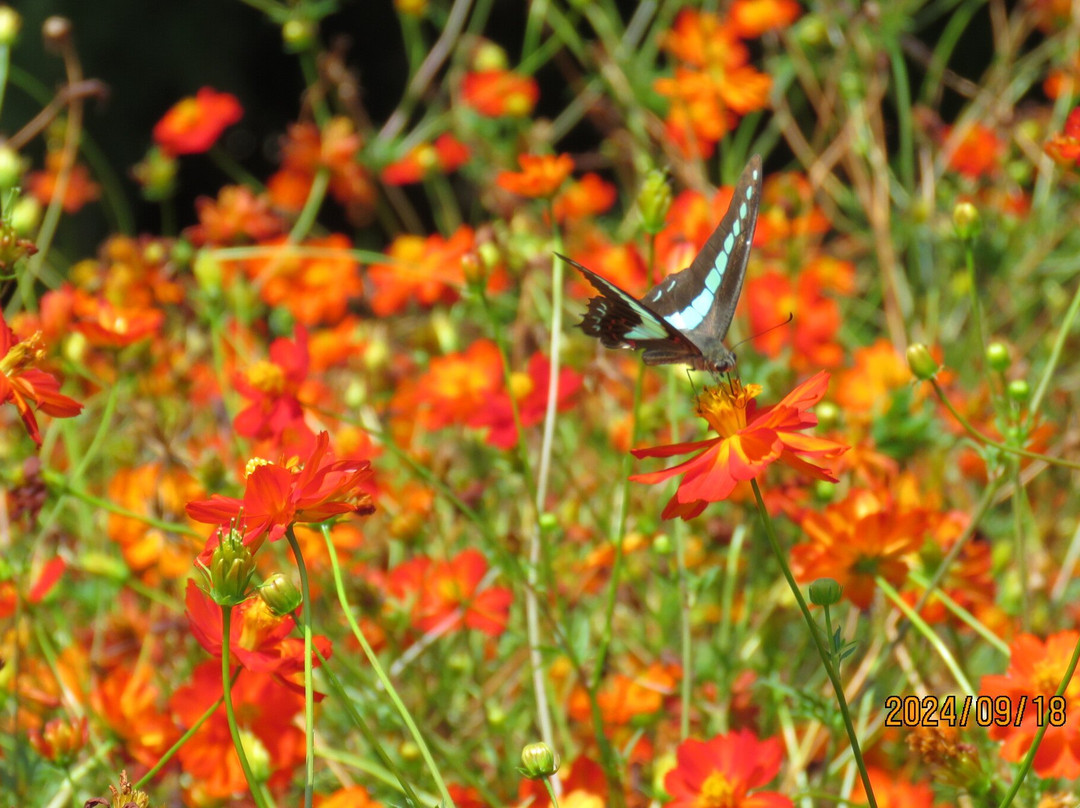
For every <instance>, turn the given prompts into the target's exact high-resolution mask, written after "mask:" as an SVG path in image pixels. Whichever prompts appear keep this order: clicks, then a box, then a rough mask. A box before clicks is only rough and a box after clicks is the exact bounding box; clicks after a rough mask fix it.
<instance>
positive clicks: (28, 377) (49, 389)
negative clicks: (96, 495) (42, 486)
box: [0, 314, 83, 446]
mask: <svg viewBox="0 0 1080 808" xmlns="http://www.w3.org/2000/svg"><path fill="white" fill-rule="evenodd" d="M44 358H45V348H44V346H42V344H41V336H40V335H39V334H34V335H33V336H31V337H30V338H29V339H28V340H26V341H20V340H18V339H17V338H16V337H15V332H14V331H12V330H11V328H10V327H9V326H8V324H7V323H6V322H5V321H4V317H3V314H0V404H4V403H6V402H8V401H10V402H12V403H13V404H14V405H15V409H16V410H18V412H19V417H20V418H22V422H23V426H24V427H26V432H27V434H29V435H30V437H31V438H33V440H34V443H36V444H37V445H38V446H40V445H41V432H40V431H39V430H38V423H37V418H36V417H35V416H34V412H33V410H31V409H30V404H31V403H33V404H36V405H37V409H39V410H41V411H42V412H46V413H48V414H49V415H52V416H55V417H57V418H71V417H73V416H75V415H78V414H79V413H80V412H82V408H83V405H82V404H80V403H79V402H78V401H76V400H75V399H73V398H68V397H67V396H65V395H63V394H62V393H61V392H60V382H58V381H57V380H56V377H55V376H52V375H51V374H49V373H46V372H45V371H43V370H38V369H37V368H36V367H34V365H36V364H37V363H38V362H40V361H41V360H42V359H44Z"/></svg>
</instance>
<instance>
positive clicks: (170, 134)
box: [154, 87, 244, 156]
mask: <svg viewBox="0 0 1080 808" xmlns="http://www.w3.org/2000/svg"><path fill="white" fill-rule="evenodd" d="M243 116H244V110H243V108H242V107H241V106H240V102H239V101H237V100H236V96H235V95H231V94H230V93H219V92H218V91H217V90H215V89H213V88H212V87H203V88H202V89H201V90H199V92H198V93H197V94H196V95H195V97H194V98H191V97H190V96H189V97H188V98H184V99H182V100H181V101H178V102H177V103H176V104H174V105H173V107H172V109H170V110H169V111H168V112H166V113H165V114H164V115H163V116H162V118H161V120H160V121H158V122H157V124H156V125H155V126H154V142H155V143H157V144H158V146H160V147H161V150H162V151H164V152H166V153H167V154H170V155H174V156H175V155H179V154H201V153H202V152H205V151H207V150H208V149H209V148H210V147H211V146H213V145H214V143H215V142H216V141H217V139H218V138H219V137H221V133H222V132H224V131H225V129H226V127H229V126H232V125H233V124H234V123H236V122H237V121H239V120H240V119H241V118H242V117H243Z"/></svg>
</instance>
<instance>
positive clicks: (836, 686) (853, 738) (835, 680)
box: [750, 479, 877, 808]
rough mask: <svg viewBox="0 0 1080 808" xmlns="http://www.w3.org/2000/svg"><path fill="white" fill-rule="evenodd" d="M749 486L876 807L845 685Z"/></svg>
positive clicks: (762, 505) (773, 530)
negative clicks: (829, 684) (815, 650)
mask: <svg viewBox="0 0 1080 808" xmlns="http://www.w3.org/2000/svg"><path fill="white" fill-rule="evenodd" d="M750 487H751V488H753V489H754V499H755V500H756V501H757V507H758V514H759V515H760V516H761V523H762V525H763V526H764V528H765V535H766V536H767V537H768V539H769V546H770V547H771V548H772V551H773V555H774V556H775V557H776V561H777V563H778V564H780V570H781V571H782V572H783V573H784V579H785V580H786V581H787V584H788V587H789V588H790V589H791V594H792V595H794V596H795V602H796V603H797V604H799V611H801V612H802V615H803V619H804V620H805V621H806V626H807V628H809V629H810V638H811V639H812V640H813V641H814V645H815V646H816V647H817V651H818V655H819V656H820V657H821V663H822V665H823V666H824V668H825V674H826V675H827V676H828V677H829V681H830V682H832V686H833V692H834V693H835V694H836V703H837V705H838V706H839V707H840V716H841V718H843V721H844V729H845V730H846V731H847V736H848V741H849V742H850V743H851V754H852V756H853V757H854V758H855V765H856V766H858V767H859V777H860V778H862V784H863V788H864V789H865V791H866V800H867V802H869V803H870V808H877V799H875V797H874V787H873V786H872V785H871V784H870V775H869V774H868V773H867V771H866V763H865V761H863V756H862V750H861V749H860V748H859V737H858V735H856V734H855V725H854V724H853V723H852V721H851V711H850V710H849V709H848V703H847V699H846V698H845V697H844V685H843V683H842V682H841V681H840V676H839V675H838V674H837V672H836V666H835V665H833V663H832V654H831V653H829V649H828V648H827V647H826V646H825V643H824V641H823V640H822V638H821V629H820V628H818V625H817V623H816V622H814V617H813V615H811V614H810V608H809V607H808V606H807V605H806V600H805V599H804V598H803V595H802V591H801V590H800V589H799V585H798V584H797V583H796V582H795V576H794V575H792V574H791V568H790V567H789V566H788V563H787V559H786V558H785V557H784V552H783V550H781V549H780V540H779V539H778V538H777V537H776V528H775V527H773V523H772V517H771V516H769V510H768V509H767V508H766V507H765V500H764V499H762V497H761V489H760V488H758V484H757V480H754V479H751V480H750Z"/></svg>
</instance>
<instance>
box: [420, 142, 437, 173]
mask: <svg viewBox="0 0 1080 808" xmlns="http://www.w3.org/2000/svg"><path fill="white" fill-rule="evenodd" d="M416 164H417V165H418V166H420V168H422V169H424V170H425V171H430V170H431V169H433V168H436V167H437V166H438V165H439V153H438V152H437V151H435V147H434V146H432V145H430V144H428V143H425V144H424V145H422V146H420V147H419V148H417V150H416Z"/></svg>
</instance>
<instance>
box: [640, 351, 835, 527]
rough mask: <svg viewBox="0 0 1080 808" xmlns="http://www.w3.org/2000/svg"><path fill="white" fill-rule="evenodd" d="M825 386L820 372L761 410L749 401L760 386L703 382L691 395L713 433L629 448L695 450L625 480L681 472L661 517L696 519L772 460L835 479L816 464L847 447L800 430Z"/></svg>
mask: <svg viewBox="0 0 1080 808" xmlns="http://www.w3.org/2000/svg"><path fill="white" fill-rule="evenodd" d="M828 384H829V374H828V373H826V372H825V371H821V372H820V373H818V374H817V375H815V376H812V377H811V378H809V379H807V380H806V381H805V382H803V383H802V384H800V385H799V386H798V387H796V388H795V389H794V390H792V391H791V392H790V393H788V394H787V395H786V396H784V398H783V399H781V401H780V403H779V404H775V405H773V406H771V407H763V408H761V409H760V410H759V409H758V408H757V402H755V401H754V399H755V398H756V397H757V396H758V395H760V394H761V386H760V385H756V384H751V385H747V386H746V387H745V388H744V387H743V386H742V383H741V382H740V381H739V380H737V379H735V380H733V381H732V382H731V383H730V386H725V385H721V386H718V387H707V388H705V390H704V391H703V392H702V394H701V395H700V396H698V399H697V413H698V415H700V416H702V417H703V418H704V419H705V420H706V421H708V423H709V426H710V427H712V429H714V430H715V431H716V433H717V437H715V438H709V439H708V440H702V441H696V442H694V443H680V444H675V445H672V446H657V447H654V448H651V449H634V450H632V451H631V454H633V455H634V457H671V456H672V455H677V454H683V453H685V452H698V454H696V455H694V456H693V457H692V458H690V459H689V460H686V461H684V462H682V463H680V464H679V465H677V466H673V467H671V468H669V469H663V470H662V471H654V472H650V473H646V474H634V475H633V476H631V477H630V479H631V480H636V481H638V482H642V483H649V484H653V483H659V482H662V481H664V480H667V479H669V478H671V477H675V476H678V475H680V474H681V475H683V481H682V482H681V483H680V484H679V489H678V491H676V492H675V495H674V496H673V497H672V498H671V501H670V502H668V504H667V507H666V508H664V512H663V514H662V516H663V518H664V519H670V518H672V517H673V516H681V517H682V518H683V519H690V518H691V517H694V516H697V515H698V514H700V513H701V512H702V511H703V510H705V506H706V505H707V504H708V503H710V502H718V501H720V500H722V499H726V498H727V497H728V496H729V495H730V494H731V492H732V491H733V490H734V489H735V486H736V485H737V484H738V483H740V482H743V481H746V480H751V479H756V478H757V477H759V476H760V475H761V474H762V473H763V472H764V471H765V469H766V468H768V467H769V466H770V465H772V464H773V463H776V462H780V463H783V464H785V465H787V466H791V467H792V468H794V469H796V470H798V471H801V472H803V473H805V474H808V475H809V476H811V477H814V478H816V479H819V480H828V481H829V482H833V483H835V482H836V481H837V480H836V478H835V477H834V476H833V474H832V472H831V471H830V470H829V469H828V468H826V467H824V466H819V465H817V464H816V462H815V461H818V462H820V461H826V462H827V461H830V460H833V459H835V458H837V457H839V456H840V455H841V454H843V453H844V452H846V451H847V449H848V447H847V446H844V445H843V444H840V443H836V442H835V441H831V440H825V439H824V438H815V437H813V436H811V435H806V434H804V433H803V432H804V430H806V429H808V428H809V427H812V426H815V425H816V424H817V418H816V417H815V416H814V415H813V414H812V413H810V412H808V410H809V408H810V407H812V406H813V405H814V404H817V403H818V402H819V401H820V400H821V398H822V397H823V396H824V395H825V388H826V387H828ZM699 450H700V451H699Z"/></svg>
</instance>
